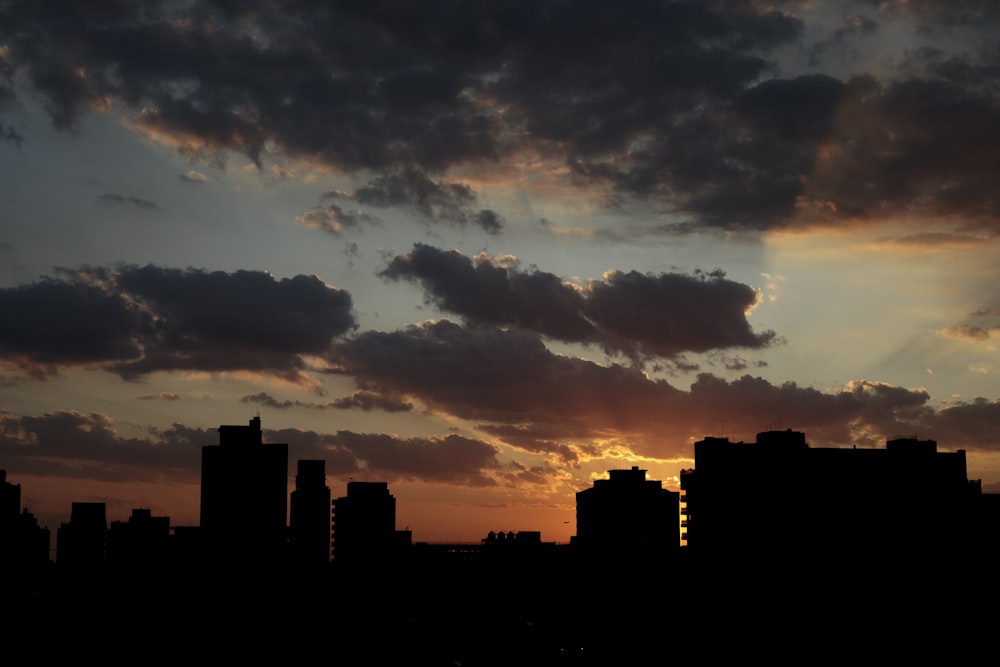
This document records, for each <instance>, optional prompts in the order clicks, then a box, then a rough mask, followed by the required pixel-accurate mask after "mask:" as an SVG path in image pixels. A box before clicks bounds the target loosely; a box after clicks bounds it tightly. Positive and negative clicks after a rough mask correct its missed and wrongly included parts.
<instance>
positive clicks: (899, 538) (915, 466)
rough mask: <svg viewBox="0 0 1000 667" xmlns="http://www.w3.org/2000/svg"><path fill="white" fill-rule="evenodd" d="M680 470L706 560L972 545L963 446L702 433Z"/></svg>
mask: <svg viewBox="0 0 1000 667" xmlns="http://www.w3.org/2000/svg"><path fill="white" fill-rule="evenodd" d="M694 460H695V466H694V469H692V470H685V471H682V473H681V489H682V490H683V491H684V494H685V496H684V501H685V504H686V507H685V510H684V513H685V515H686V521H685V525H686V531H687V533H686V537H687V543H688V546H689V548H690V549H691V551H692V554H695V553H697V555H698V556H699V557H702V558H712V557H718V558H727V559H732V558H742V559H748V558H754V557H761V558H765V559H769V560H771V561H774V562H778V561H780V560H783V559H784V558H786V557H791V558H810V559H812V561H813V562H816V561H817V560H818V559H826V560H838V561H840V562H842V561H844V560H846V559H848V558H851V557H856V556H863V555H870V556H888V557H896V556H898V557H902V558H905V559H906V560H907V561H909V562H913V561H914V560H916V559H925V560H926V561H927V562H930V561H931V560H932V559H934V558H937V557H940V556H942V555H946V554H948V553H949V552H952V551H953V550H956V549H958V550H961V549H964V548H965V547H966V545H967V544H969V539H970V537H971V535H970V527H971V525H972V517H973V510H974V509H975V508H976V507H977V506H978V503H979V500H978V498H979V496H980V495H981V487H980V484H979V482H978V481H970V480H969V479H968V477H967V475H966V463H965V451H964V450H959V451H956V452H939V451H937V443H936V442H935V441H933V440H918V439H916V438H896V439H891V440H889V441H888V442H887V443H886V447H885V448H884V449H872V448H862V449H857V448H854V449H852V448H813V447H810V446H809V445H808V444H807V443H806V439H805V435H804V434H803V433H801V432H798V431H791V430H786V431H767V432H763V433H759V434H757V438H756V442H753V443H743V442H730V441H729V439H728V438H713V437H709V438H705V439H703V440H701V441H699V442H697V443H695V446H694Z"/></svg>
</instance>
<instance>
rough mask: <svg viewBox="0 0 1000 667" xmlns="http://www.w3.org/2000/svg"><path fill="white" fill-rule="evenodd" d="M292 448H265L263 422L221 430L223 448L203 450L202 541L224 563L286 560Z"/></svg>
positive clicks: (214, 556)
mask: <svg viewBox="0 0 1000 667" xmlns="http://www.w3.org/2000/svg"><path fill="white" fill-rule="evenodd" d="M287 514H288V445H287V444H264V442H263V436H262V434H261V428H260V417H254V418H253V419H251V420H250V423H249V425H248V426H229V425H223V426H220V427H219V444H218V445H208V446H205V447H202V450H201V537H202V541H203V545H204V547H205V549H206V550H207V554H206V555H207V556H208V557H209V558H212V559H214V560H220V559H221V560H222V561H223V562H235V561H276V560H278V559H280V558H283V557H284V555H285V544H286V539H287Z"/></svg>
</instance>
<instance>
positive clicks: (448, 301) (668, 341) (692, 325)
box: [380, 244, 777, 358]
mask: <svg viewBox="0 0 1000 667" xmlns="http://www.w3.org/2000/svg"><path fill="white" fill-rule="evenodd" d="M380 275H382V276H383V277H385V278H388V279H394V280H401V279H406V280H412V281H414V282H418V283H419V284H420V285H422V286H423V288H424V289H425V290H426V293H427V298H428V300H429V301H430V302H431V303H433V304H434V305H436V306H438V307H440V308H441V309H443V310H446V311H448V312H451V313H455V314H457V315H461V316H463V317H465V318H467V319H468V320H470V321H478V322H486V323H490V324H500V325H514V326H519V327H523V328H525V329H529V330H531V331H535V332H537V333H540V334H542V335H544V336H546V337H549V338H553V339H557V340H562V341H569V342H580V343H588V344H594V345H599V346H601V347H603V348H604V349H605V350H608V351H615V352H622V353H624V354H626V355H628V356H630V357H633V358H635V357H640V356H654V355H655V356H661V357H678V356H679V355H682V354H683V353H685V352H706V351H709V350H714V349H721V348H734V347H742V348H763V347H767V346H769V345H771V344H772V343H774V342H775V341H776V338H777V337H776V334H775V333H774V332H773V331H765V332H762V333H755V332H754V331H753V330H752V328H751V326H750V324H749V322H748V321H747V313H748V312H749V311H750V310H751V309H752V308H753V307H754V306H755V305H756V304H757V302H758V301H759V299H760V295H759V293H758V291H757V290H755V289H754V288H752V287H750V286H748V285H743V284H741V283H737V282H734V281H731V280H728V279H726V278H725V276H724V275H723V274H722V273H721V272H714V273H710V274H705V273H697V274H695V275H683V274H672V273H671V274H659V275H650V274H641V273H638V272H635V271H631V272H628V273H625V272H621V271H613V272H609V273H608V274H607V275H606V276H605V277H604V278H603V279H601V280H591V281H589V282H588V283H587V284H586V285H583V286H575V285H573V284H571V283H568V282H566V281H564V280H562V279H560V278H558V277H557V276H555V275H553V274H551V273H545V272H542V271H539V270H537V269H533V270H529V271H524V270H521V268H520V267H519V265H518V263H517V262H516V260H514V259H513V258H509V257H499V258H498V257H490V256H488V255H485V254H481V255H479V256H478V257H475V258H469V257H466V256H464V255H462V254H461V253H459V252H458V251H455V250H452V251H442V250H439V249H437V248H434V247H432V246H428V245H423V244H417V245H415V246H414V248H413V250H412V251H411V252H409V253H407V254H405V255H398V256H396V257H394V258H393V259H392V260H390V262H389V264H388V266H387V267H386V268H385V269H384V270H383V271H382V272H381V274H380Z"/></svg>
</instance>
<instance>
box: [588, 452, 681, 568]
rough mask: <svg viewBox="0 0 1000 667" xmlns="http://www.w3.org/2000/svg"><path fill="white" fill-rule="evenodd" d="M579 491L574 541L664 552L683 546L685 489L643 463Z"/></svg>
mask: <svg viewBox="0 0 1000 667" xmlns="http://www.w3.org/2000/svg"><path fill="white" fill-rule="evenodd" d="M608 477H609V478H608V479H599V480H596V481H595V482H594V486H593V487H592V488H589V489H585V490H583V491H578V492H577V494H576V536H575V537H574V539H573V544H574V547H575V548H577V549H579V550H580V551H581V552H583V553H600V554H605V555H613V554H621V555H623V556H626V555H636V554H642V553H646V554H650V555H652V554H664V553H671V552H675V551H677V550H678V549H679V548H680V500H679V498H680V494H678V493H677V492H676V491H670V490H669V489H664V488H663V484H662V482H660V481H658V480H648V479H646V471H645V470H642V469H640V468H639V467H638V466H632V468H631V469H630V470H609V471H608Z"/></svg>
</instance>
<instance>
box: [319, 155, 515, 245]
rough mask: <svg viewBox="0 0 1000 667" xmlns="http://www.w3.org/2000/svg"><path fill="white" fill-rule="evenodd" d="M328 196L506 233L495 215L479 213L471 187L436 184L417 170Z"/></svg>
mask: <svg viewBox="0 0 1000 667" xmlns="http://www.w3.org/2000/svg"><path fill="white" fill-rule="evenodd" d="M325 196H326V197H333V198H346V199H352V200H354V201H356V202H358V203H359V204H362V205H365V206H374V207H377V208H389V207H403V208H405V209H408V210H410V211H413V212H414V213H416V214H417V215H419V216H421V217H422V218H424V219H427V220H433V221H442V222H449V223H452V224H457V225H476V226H478V227H480V228H482V229H483V230H484V231H486V232H487V233H490V234H497V233H499V232H500V231H501V229H503V219H502V218H501V217H500V214H498V213H497V212H496V211H492V210H489V209H476V206H475V205H476V194H475V192H473V190H472V188H470V187H469V186H468V185H463V184H461V183H439V182H434V181H432V180H431V179H430V178H428V177H427V175H426V174H425V173H423V172H422V171H419V170H417V169H414V168H406V169H401V170H399V171H396V172H393V173H389V174H383V175H381V176H379V177H377V178H376V179H375V180H373V181H371V182H370V183H368V184H367V185H364V186H362V187H360V188H358V189H357V190H354V191H353V192H344V191H340V190H332V191H330V192H328V193H326V195H325Z"/></svg>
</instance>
